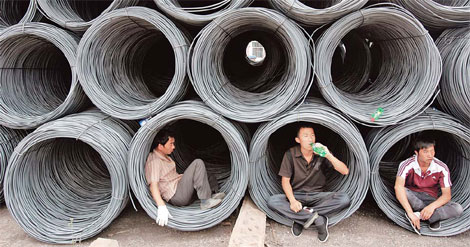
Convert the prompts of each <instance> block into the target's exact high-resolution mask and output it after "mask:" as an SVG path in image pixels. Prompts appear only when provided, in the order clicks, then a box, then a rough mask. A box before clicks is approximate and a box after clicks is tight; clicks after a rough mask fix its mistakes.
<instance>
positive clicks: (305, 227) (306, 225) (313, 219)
mask: <svg viewBox="0 0 470 247" xmlns="http://www.w3.org/2000/svg"><path fill="white" fill-rule="evenodd" d="M317 218H318V213H317V212H313V214H312V216H310V218H309V219H308V220H307V221H305V223H304V229H307V228H309V227H310V226H311V225H312V224H313V222H314V221H315V220H316V219H317Z"/></svg>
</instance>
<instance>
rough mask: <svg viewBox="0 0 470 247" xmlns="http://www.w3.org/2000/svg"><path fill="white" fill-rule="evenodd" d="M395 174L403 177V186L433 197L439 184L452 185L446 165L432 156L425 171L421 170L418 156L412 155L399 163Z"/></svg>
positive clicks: (436, 193)
mask: <svg viewBox="0 0 470 247" xmlns="http://www.w3.org/2000/svg"><path fill="white" fill-rule="evenodd" d="M397 176H399V177H402V178H404V179H405V187H406V188H408V189H410V190H412V191H417V192H426V193H428V194H429V195H431V196H432V197H434V198H437V196H438V193H439V186H440V187H441V188H448V187H450V186H452V182H451V181H450V172H449V168H448V167H447V165H446V164H445V163H444V162H442V161H440V160H438V159H437V158H434V159H433V160H432V161H431V164H430V165H429V167H428V169H427V170H426V172H424V173H423V172H422V171H421V167H420V166H419V163H418V157H417V156H416V155H414V156H413V157H411V158H409V159H407V160H405V161H403V162H401V163H400V166H399V167H398V172H397Z"/></svg>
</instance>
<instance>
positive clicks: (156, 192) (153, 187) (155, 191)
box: [150, 182, 165, 207]
mask: <svg viewBox="0 0 470 247" xmlns="http://www.w3.org/2000/svg"><path fill="white" fill-rule="evenodd" d="M150 193H151V194H152V197H153V200H154V201H155V203H157V206H159V207H160V206H165V201H163V198H162V195H161V194H160V189H159V188H158V182H152V183H151V184H150Z"/></svg>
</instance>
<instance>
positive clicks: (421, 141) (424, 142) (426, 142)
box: [413, 136, 436, 152]
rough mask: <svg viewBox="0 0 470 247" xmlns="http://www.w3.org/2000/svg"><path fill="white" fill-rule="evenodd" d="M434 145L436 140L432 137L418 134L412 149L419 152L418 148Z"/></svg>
mask: <svg viewBox="0 0 470 247" xmlns="http://www.w3.org/2000/svg"><path fill="white" fill-rule="evenodd" d="M435 145H436V141H435V140H434V139H433V138H431V137H429V136H418V137H417V138H416V139H415V141H414V145H413V149H414V151H416V152H419V150H421V149H423V148H428V147H430V146H435Z"/></svg>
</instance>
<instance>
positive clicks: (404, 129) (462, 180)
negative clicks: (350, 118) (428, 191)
mask: <svg viewBox="0 0 470 247" xmlns="http://www.w3.org/2000/svg"><path fill="white" fill-rule="evenodd" d="M424 131H434V132H433V133H431V135H432V136H433V137H434V138H436V139H438V138H439V136H443V135H445V138H439V139H441V140H442V141H440V142H437V144H436V151H437V152H436V156H437V157H439V158H440V159H441V160H442V161H445V163H447V165H448V166H449V169H450V174H451V180H452V183H453V185H452V201H455V202H457V203H460V204H461V205H462V207H463V208H464V209H465V210H464V212H463V214H462V215H461V216H460V217H458V218H452V219H447V220H444V221H442V222H441V224H442V227H441V229H440V230H439V231H431V230H430V229H429V225H428V224H427V223H426V222H424V221H422V222H421V234H423V235H429V236H451V235H456V234H459V233H461V232H464V231H466V230H468V229H470V222H469V221H468V220H467V219H468V217H469V214H470V212H469V211H468V210H466V209H467V208H468V207H469V206H470V189H469V187H468V183H469V182H470V159H469V157H470V151H469V150H470V129H469V128H468V127H466V126H464V125H462V124H461V123H460V122H459V121H458V120H456V119H455V118H453V117H452V116H450V115H447V114H445V113H443V112H440V111H438V110H434V109H428V110H426V111H425V112H423V113H422V114H420V115H419V116H417V117H416V118H414V119H412V120H410V121H408V122H406V123H403V124H398V125H394V126H389V127H385V128H383V129H380V131H375V132H373V133H372V134H370V135H369V136H368V137H367V143H368V146H369V156H370V165H371V177H370V183H371V191H372V195H373V196H374V199H375V201H376V202H377V204H378V205H379V207H380V208H381V209H382V211H383V212H384V213H385V214H386V215H387V216H388V217H389V218H390V219H391V220H393V221H394V222H395V223H397V224H398V225H400V226H401V227H403V228H406V229H408V230H410V231H413V229H412V228H411V225H410V223H409V222H408V220H407V219H406V217H405V210H404V209H403V208H402V206H401V205H400V203H399V202H398V200H397V199H396V197H395V193H394V189H393V184H394V181H395V178H396V174H397V169H398V165H399V163H400V161H402V160H404V158H405V157H403V156H402V155H400V156H398V155H396V153H392V154H389V155H388V156H389V157H388V158H387V160H384V156H385V155H386V154H387V153H388V152H389V151H390V150H392V148H393V147H394V145H396V144H397V143H399V146H403V145H402V144H403V143H400V142H403V141H405V142H406V138H408V137H409V136H411V137H412V136H413V135H416V134H420V133H421V134H422V132H424ZM398 153H400V152H398ZM412 153H413V152H412V151H411V152H409V153H408V155H409V156H411V155H412ZM401 154H403V153H401ZM387 171H388V172H387ZM387 173H388V175H387ZM384 177H385V179H384Z"/></svg>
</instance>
